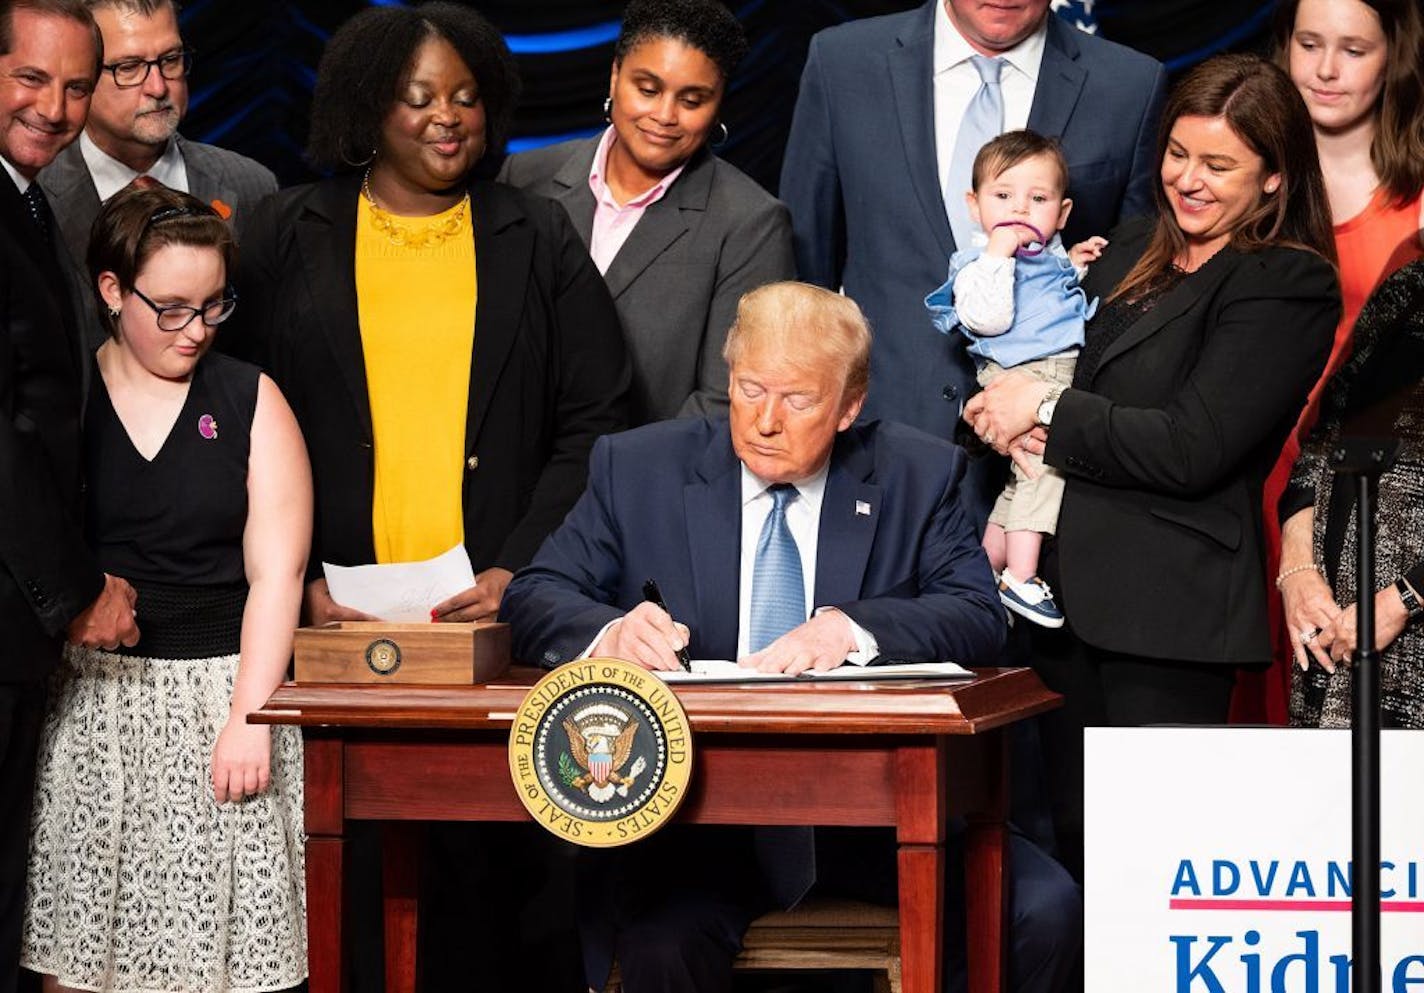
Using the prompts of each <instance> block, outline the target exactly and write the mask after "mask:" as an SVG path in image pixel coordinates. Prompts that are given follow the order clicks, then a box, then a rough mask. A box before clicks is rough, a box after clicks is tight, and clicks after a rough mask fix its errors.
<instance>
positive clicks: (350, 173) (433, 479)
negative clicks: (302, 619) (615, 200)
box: [238, 3, 629, 622]
mask: <svg viewBox="0 0 1424 993" xmlns="http://www.w3.org/2000/svg"><path fill="white" fill-rule="evenodd" d="M517 89H518V81H517V78H516V76H515V72H514V67H513V62H512V59H511V58H510V55H509V52H508V49H507V48H506V47H505V45H504V42H503V41H502V39H501V38H500V36H499V34H498V32H497V31H496V30H495V29H494V28H493V27H492V26H491V25H490V24H489V23H488V22H486V21H485V20H484V19H483V18H482V17H480V16H479V15H478V14H476V13H475V12H474V11H472V10H469V9H468V8H465V7H460V6H457V5H454V4H447V3H431V4H425V5H422V6H419V7H413V8H408V7H373V8H371V9H368V10H366V11H364V12H362V13H361V14H358V15H357V16H356V17H354V18H352V19H351V20H350V21H348V22H347V23H346V24H345V25H344V26H343V27H342V28H341V29H340V30H339V31H338V32H337V33H336V34H335V35H334V36H333V37H332V39H331V42H330V43H329V45H328V46H327V50H326V53H325V54H324V56H323V57H322V61H321V65H320V67H319V69H318V76H317V84H316V90H315V93H314V95H313V100H312V128H311V137H310V142H309V148H308V156H309V158H310V159H311V161H312V162H313V164H314V165H316V166H317V167H318V168H323V169H330V170H332V171H333V173H334V175H333V176H332V178H330V179H326V180H322V181H320V182H317V183H314V184H310V185H306V186H299V187H295V188H292V189H288V190H283V191H282V192H280V193H278V194H276V195H275V196H273V197H271V198H269V199H268V200H267V201H265V202H264V203H263V204H262V205H261V206H260V207H259V208H258V210H257V211H256V212H255V213H254V214H253V216H252V218H251V219H250V221H249V226H248V229H247V231H246V233H245V234H244V238H243V267H242V270H241V275H240V281H239V283H238V289H239V292H240V293H241V294H242V295H243V303H244V307H245V308H247V309H248V312H249V314H254V313H255V319H253V320H252V321H251V322H249V323H245V324H244V326H243V327H244V333H245V334H247V335H248V336H249V337H248V338H247V339H246V340H245V341H244V342H241V343H240V345H239V349H238V350H239V351H246V352H248V353H255V354H257V355H259V356H260V357H262V358H264V359H265V360H266V361H267V363H268V364H269V366H270V368H271V370H272V373H273V375H274V376H275V377H276V379H277V381H278V382H279V383H280V384H281V385H282V387H283V389H284V390H285V391H286V392H287V394H288V396H289V397H290V398H291V402H292V406H293V408H294V409H295V411H296V413H297V417H298V420H299V421H300V423H301V426H302V430H303V432H304V433H305V435H306V438H307V444H308V446H309V448H310V450H311V456H312V467H313V471H314V475H315V482H316V505H317V510H316V533H315V538H314V548H313V552H312V557H311V558H312V562H313V563H314V564H316V563H320V562H323V561H325V562H332V563H335V564H338V565H355V564H362V563H369V562H399V561H411V560H417V559H424V558H430V557H432V556H435V555H438V554H440V553H441V552H444V551H446V550H448V549H449V548H451V547H452V546H454V545H456V544H459V543H461V542H463V544H464V546H465V548H466V549H467V550H468V552H469V555H470V560H471V562H472V563H473V565H474V568H475V570H476V582H475V585H474V586H473V587H472V588H471V589H469V590H467V591H465V592H464V593H462V594H460V595H457V596H455V597H453V598H451V599H449V600H447V601H445V602H443V603H440V604H436V605H433V607H434V609H433V611H432V614H433V616H434V617H435V619H439V620H460V621H464V620H474V619H478V618H484V617H492V616H493V615H494V614H495V612H496V611H497V610H498V609H499V601H500V598H501V596H502V595H503V592H504V587H505V585H506V583H508V581H509V578H510V574H511V573H512V572H513V571H514V570H516V569H518V568H519V567H520V566H522V565H524V564H525V563H526V562H527V561H528V560H529V559H530V558H531V557H532V556H533V554H534V551H535V550H536V549H537V548H538V547H539V544H540V542H542V541H543V539H544V536H545V535H546V534H547V533H548V532H549V531H550V530H551V529H552V528H553V527H554V526H555V525H557V524H558V523H559V521H560V520H562V518H563V516H564V514H565V512H566V511H567V510H568V509H569V507H570V506H572V504H573V502H574V500H575V499H576V498H577V497H578V495H579V493H580V492H581V491H582V489H583V484H584V474H585V471H586V462H587V455H588V449H589V447H590V445H592V443H593V440H594V439H595V438H597V437H598V436H599V435H602V434H606V433H608V432H610V431H616V430H619V429H620V428H622V427H623V426H624V425H625V418H626V414H625V394H626V392H627V389H628V382H629V371H628V363H627V360H626V357H625V354H624V346H623V339H622V336H621V333H620V330H619V325H618V319H617V316H616V314H615V312H614V309H613V304H612V301H611V300H610V299H609V296H608V292H607V290H606V289H605V288H604V284H603V281H602V279H601V278H600V276H599V274H598V270H597V269H596V268H594V266H593V264H592V262H591V261H590V260H589V258H588V254H587V252H586V251H585V250H584V248H583V244H582V242H581V241H580V240H579V238H578V235H577V234H576V233H575V232H574V230H573V228H572V226H571V225H570V223H569V221H568V218H567V216H566V215H565V214H564V211H563V210H562V208H560V207H559V206H558V205H556V204H555V203H553V202H552V201H549V200H545V199H543V198H541V197H537V196H531V195H528V194H524V193H520V192H518V191H515V190H513V189H511V188H509V187H506V186H503V185H500V184H496V183H492V182H487V181H482V180H476V179H473V178H472V173H473V171H474V170H475V167H476V166H477V165H478V164H479V162H480V160H481V159H482V158H483V156H484V155H485V152H486V151H487V150H496V149H499V148H500V147H501V146H502V145H503V143H504V140H505V136H506V134H507V133H508V128H509V122H510V118H511V116H512V110H513V102H514V97H515V94H516V91H517ZM259 334H260V336H261V337H260V339H259V338H258V337H257V336H258V335H259ZM315 574H316V575H319V571H316V572H315ZM306 599H307V608H308V613H309V616H310V617H311V619H312V620H313V621H316V622H322V621H326V620H332V619H339V618H351V617H354V616H359V615H356V614H355V612H354V611H351V610H349V609H348V608H345V607H343V606H342V605H340V604H337V603H335V602H334V601H333V600H332V598H331V596H330V593H329V592H328V591H327V588H326V582H325V580H324V579H320V578H315V579H313V580H312V581H310V582H309V583H308V586H307V598H306Z"/></svg>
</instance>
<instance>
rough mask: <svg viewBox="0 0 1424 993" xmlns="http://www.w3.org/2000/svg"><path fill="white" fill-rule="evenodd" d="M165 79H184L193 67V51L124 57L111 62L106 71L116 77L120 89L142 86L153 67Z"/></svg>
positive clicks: (183, 50)
mask: <svg viewBox="0 0 1424 993" xmlns="http://www.w3.org/2000/svg"><path fill="white" fill-rule="evenodd" d="M155 66H157V67H158V74H159V75H160V76H162V77H163V78H164V79H182V78H183V77H184V76H186V75H188V70H189V69H192V68H193V53H192V52H191V51H189V50H188V49H186V48H184V49H181V50H179V51H177V52H165V53H164V54H162V55H160V56H159V57H158V58H156V59H124V60H123V61H122V62H110V63H107V64H106V65H105V66H104V71H105V72H107V73H108V74H109V75H110V76H113V77H114V85H115V86H117V87H119V88H120V89H125V90H126V89H129V88H131V87H134V86H142V85H143V84H144V82H145V81H147V79H148V74H149V72H151V71H152V70H153V68H154V67H155Z"/></svg>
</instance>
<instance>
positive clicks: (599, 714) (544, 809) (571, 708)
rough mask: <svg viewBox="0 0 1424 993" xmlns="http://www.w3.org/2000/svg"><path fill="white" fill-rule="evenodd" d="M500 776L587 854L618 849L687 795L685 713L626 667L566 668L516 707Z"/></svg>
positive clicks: (612, 663)
mask: <svg viewBox="0 0 1424 993" xmlns="http://www.w3.org/2000/svg"><path fill="white" fill-rule="evenodd" d="M509 770H510V773H511V774H512V775H513V776H514V786H515V789H516V790H518V791H519V799H520V800H522V801H523V803H524V806H525V807H526V808H528V810H529V813H530V814H531V815H532V816H533V818H534V820H536V821H538V822H539V823H540V824H541V825H543V826H544V828H545V829H547V830H548V831H551V832H552V833H554V834H556V835H558V836H559V837H561V838H565V839H567V840H569V841H572V842H573V843H574V844H577V845H587V846H590V847H593V848H608V847H613V846H616V845H626V844H628V843H630V842H633V841H637V840H638V839H639V838H642V837H644V836H646V835H648V834H650V833H652V832H653V831H655V830H657V829H658V828H659V827H661V826H662V825H663V824H664V823H666V822H667V821H668V820H669V819H671V817H672V815H673V812H674V811H676V810H677V808H678V805H679V804H681V803H682V800H683V797H685V796H686V795H687V783H688V779H689V778H690V777H691V775H692V734H691V729H690V728H689V727H688V724H687V714H685V713H684V712H683V709H682V704H681V703H679V702H678V699H677V697H676V696H675V695H674V694H673V692H672V690H671V689H669V688H668V686H667V684H665V683H664V682H663V681H662V680H661V679H659V678H658V677H657V676H654V675H653V674H652V673H650V672H648V671H647V670H645V669H641V668H639V667H638V666H636V665H633V664H632V663H630V662H623V661H620V660H618V659H584V660H582V661H579V662H573V663H570V664H569V665H565V666H562V667H561V668H558V669H555V670H554V671H553V672H551V673H549V674H548V675H547V676H545V677H544V678H543V679H541V680H539V682H538V683H536V684H535V686H534V688H533V689H532V690H530V691H529V693H528V695H527V696H525V698H524V701H523V702H522V703H521V704H520V705H519V711H518V713H517V714H516V716H515V719H514V727H513V728H511V729H510V734H509Z"/></svg>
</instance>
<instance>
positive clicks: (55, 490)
mask: <svg viewBox="0 0 1424 993" xmlns="http://www.w3.org/2000/svg"><path fill="white" fill-rule="evenodd" d="M101 51H102V49H101V48H100V42H99V36H98V31H97V29H96V28H95V27H94V22H93V19H92V18H91V17H90V16H89V13H88V11H87V10H86V9H85V8H84V5H83V3H82V2H80V0H4V2H0V167H3V170H0V171H3V175H0V630H2V631H4V639H3V644H0V810H3V811H4V815H3V816H0V993H12V991H13V990H14V989H15V984H16V979H17V976H18V972H19V948H20V925H21V920H22V917H23V913H24V907H25V861H26V855H27V847H28V845H27V841H28V836H29V826H30V803H31V796H32V793H33V789H34V767H35V755H36V750H37V748H38V744H39V737H40V726H41V723H42V721H43V719H44V711H45V686H46V682H47V679H48V677H49V675H50V673H51V672H52V671H53V670H54V667H55V665H56V663H57V662H58V660H59V646H60V642H61V640H62V639H63V638H64V637H65V635H66V632H67V633H68V637H69V638H70V640H73V641H78V642H82V643H83V644H86V645H91V646H103V647H106V648H113V647H116V646H117V645H118V644H119V643H120V642H122V643H124V644H126V645H133V644H135V643H136V642H137V640H138V630H137V628H136V627H135V625H134V621H133V617H134V614H133V603H134V593H133V589H132V587H130V586H129V585H128V583H126V582H124V581H123V580H122V579H118V578H115V577H113V576H106V575H105V574H104V573H102V572H101V571H100V570H99V568H98V567H97V566H96V565H95V563H94V560H93V558H92V556H91V555H90V554H89V550H88V548H86V547H85V544H84V534H83V530H82V528H81V526H80V466H81V451H80V446H79V427H80V407H81V403H82V398H83V381H84V374H85V370H86V369H87V366H86V364H85V363H86V361H87V357H86V356H85V355H83V354H82V353H81V349H80V347H79V339H78V335H77V330H76V328H77V322H76V319H75V315H74V313H73V310H72V302H73V299H74V293H75V292H76V290H77V281H76V280H75V278H74V276H73V274H72V273H71V272H69V271H68V268H67V259H66V257H65V253H64V251H63V249H62V248H61V246H60V245H59V244H58V242H57V235H56V234H55V233H54V231H53V227H52V225H53V219H52V217H51V216H50V215H49V212H48V206H47V204H46V202H45V199H44V197H43V196H42V195H41V194H40V192H39V188H38V187H37V186H36V185H35V182H34V179H35V175H36V174H37V173H38V172H39V171H40V169H41V168H43V167H44V166H45V165H47V164H48V163H49V162H50V161H51V160H52V159H53V158H54V156H55V155H56V154H57V153H58V152H59V150H60V149H62V148H63V147H64V146H65V145H67V144H68V143H69V142H71V141H73V140H74V138H75V136H76V135H77V134H78V133H79V129H80V128H81V127H83V125H84V115H85V112H86V111H87V110H88V107H89V94H90V91H91V90H92V89H93V86H94V78H95V75H96V74H97V73H98V63H99V58H100V53H101Z"/></svg>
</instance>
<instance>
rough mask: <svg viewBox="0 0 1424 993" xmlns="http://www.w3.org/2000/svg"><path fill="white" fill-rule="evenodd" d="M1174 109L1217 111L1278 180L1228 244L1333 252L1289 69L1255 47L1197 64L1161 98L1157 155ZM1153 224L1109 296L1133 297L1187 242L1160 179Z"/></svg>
mask: <svg viewBox="0 0 1424 993" xmlns="http://www.w3.org/2000/svg"><path fill="white" fill-rule="evenodd" d="M1180 117H1223V118H1225V119H1226V123H1227V124H1229V125H1230V126H1231V130H1232V131H1234V132H1235V133H1236V136H1237V137H1238V138H1240V139H1241V140H1242V141H1243V142H1245V143H1246V145H1247V146H1248V147H1250V149H1251V150H1252V151H1254V152H1255V153H1256V154H1257V155H1259V156H1261V161H1262V164H1263V166H1264V168H1265V170H1266V172H1267V174H1270V173H1278V174H1279V175H1280V177H1281V184H1280V186H1279V187H1278V188H1277V189H1276V191H1275V192H1274V193H1270V194H1263V195H1262V196H1261V198H1260V200H1259V201H1258V202H1257V203H1256V205H1255V206H1254V207H1252V208H1251V209H1250V210H1248V211H1247V212H1246V213H1245V215H1244V216H1242V218H1241V220H1240V221H1238V222H1237V225H1236V228H1235V230H1233V231H1232V233H1231V246H1232V247H1233V248H1235V249H1236V250H1237V251H1242V252H1250V251H1255V250H1257V249H1261V248H1265V247H1266V246H1268V245H1293V246H1295V247H1297V248H1304V249H1307V250H1309V251H1312V252H1315V253H1317V254H1319V255H1321V256H1324V257H1325V258H1327V259H1329V260H1330V261H1332V262H1334V260H1335V240H1334V232H1333V229H1332V228H1331V223H1330V205H1329V203H1328V201H1327V200H1326V198H1325V180H1324V179H1323V178H1322V176H1321V174H1320V159H1319V158H1318V157H1317V155H1316V153H1315V130H1314V127H1313V125H1312V124H1311V123H1310V114H1309V113H1308V112H1307V111H1306V109H1305V102H1304V101H1303V100H1302V99H1301V97H1300V94H1299V93H1298V92H1297V91H1296V88H1295V84H1293V83H1292V82H1291V81H1290V77H1289V76H1287V75H1286V74H1285V72H1284V71H1283V70H1282V69H1280V68H1279V67H1278V66H1275V65H1272V64H1271V63H1270V62H1267V61H1266V60H1265V59H1263V58H1261V57H1259V56H1256V55H1218V56H1216V57H1215V58H1211V59H1208V60H1207V61H1205V62H1203V63H1202V64H1201V65H1199V66H1197V67H1196V68H1195V69H1193V70H1192V71H1191V72H1189V73H1187V75H1186V76H1185V77H1184V78H1183V79H1182V80H1181V82H1179V83H1178V84H1177V86H1176V88H1175V89H1173V90H1172V94H1171V96H1170V97H1168V98H1167V106H1166V107H1165V108H1164V109H1163V111H1162V126H1161V129H1160V130H1159V132H1158V135H1157V162H1158V163H1159V164H1160V163H1161V162H1162V159H1163V156H1165V155H1166V153H1167V141H1168V138H1169V137H1170V135H1171V133H1172V126H1173V125H1174V124H1176V123H1177V119H1178V118H1180ZM1153 189H1154V191H1155V199H1156V201H1157V227H1156V230H1155V231H1154V232H1153V234H1152V240H1151V241H1150V242H1149V243H1148V245H1147V251H1146V252H1144V253H1143V255H1142V258H1140V259H1138V261H1137V264H1136V265H1134V266H1133V267H1132V269H1131V271H1129V272H1128V274H1127V275H1126V276H1125V277H1123V280H1122V283H1120V284H1119V285H1118V287H1117V289H1116V290H1114V291H1113V294H1112V297H1111V298H1110V299H1117V298H1119V297H1127V298H1129V299H1130V298H1132V297H1133V296H1136V295H1138V294H1139V293H1140V291H1141V290H1143V289H1145V288H1146V287H1147V286H1148V285H1149V284H1150V283H1151V282H1152V281H1153V280H1155V279H1157V278H1158V277H1159V276H1161V274H1162V273H1164V272H1165V271H1166V270H1167V267H1168V265H1170V264H1171V262H1172V260H1173V259H1175V258H1177V257H1178V256H1179V255H1180V254H1181V253H1182V252H1183V251H1184V250H1185V249H1186V246H1187V239H1186V236H1185V235H1184V234H1183V233H1182V229H1181V228H1180V227H1178V226H1177V220H1176V217H1175V215H1174V214H1173V213H1172V206H1171V204H1170V203H1169V202H1168V199H1167V192H1166V190H1165V189H1163V187H1162V183H1161V181H1160V180H1159V181H1158V182H1157V183H1155V184H1154V186H1153Z"/></svg>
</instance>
